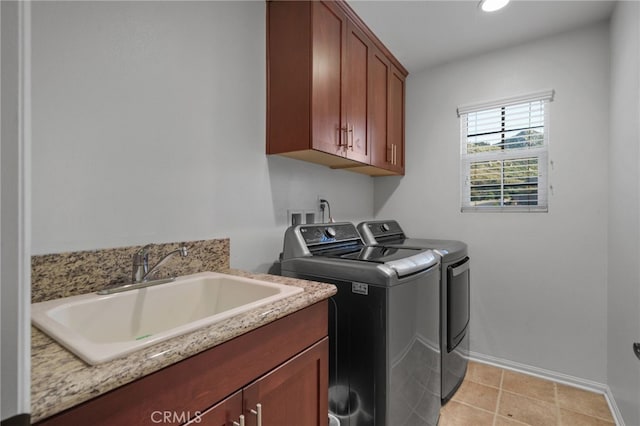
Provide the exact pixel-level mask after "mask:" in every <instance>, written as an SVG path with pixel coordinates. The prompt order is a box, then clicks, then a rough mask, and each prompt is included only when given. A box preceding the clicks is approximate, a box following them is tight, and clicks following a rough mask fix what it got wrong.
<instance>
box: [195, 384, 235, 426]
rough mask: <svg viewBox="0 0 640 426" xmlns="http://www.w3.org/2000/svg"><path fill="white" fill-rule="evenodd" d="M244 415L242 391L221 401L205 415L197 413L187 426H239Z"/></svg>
mask: <svg viewBox="0 0 640 426" xmlns="http://www.w3.org/2000/svg"><path fill="white" fill-rule="evenodd" d="M241 414H242V391H238V392H236V393H234V394H233V395H231V396H230V397H228V398H226V399H224V400H222V401H220V402H219V403H217V404H216V405H214V406H213V407H211V408H209V409H208V410H206V411H205V412H204V413H196V416H195V417H194V418H192V419H191V421H190V422H189V423H187V424H186V426H195V425H199V426H237V425H234V422H237V424H239V423H240V415H241Z"/></svg>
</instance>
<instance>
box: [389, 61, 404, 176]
mask: <svg viewBox="0 0 640 426" xmlns="http://www.w3.org/2000/svg"><path fill="white" fill-rule="evenodd" d="M404 82H405V78H404V76H403V75H402V74H401V73H400V71H398V70H397V69H396V68H395V67H394V66H391V75H390V80H389V113H388V114H389V134H388V140H387V144H388V145H389V146H390V147H391V158H390V160H391V161H390V163H391V166H390V169H392V170H394V171H396V172H397V173H399V174H404Z"/></svg>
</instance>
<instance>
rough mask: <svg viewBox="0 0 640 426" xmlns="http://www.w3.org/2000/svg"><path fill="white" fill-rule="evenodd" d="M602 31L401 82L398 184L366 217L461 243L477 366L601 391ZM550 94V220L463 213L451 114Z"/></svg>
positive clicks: (389, 186) (379, 187)
mask: <svg viewBox="0 0 640 426" xmlns="http://www.w3.org/2000/svg"><path fill="white" fill-rule="evenodd" d="M608 40H609V38H608V27H607V25H606V24H604V23H603V24H601V25H596V26H591V27H589V28H586V29H582V30H579V31H573V32H569V33H564V34H561V35H558V36H554V37H551V38H545V39H542V40H538V41H535V42H532V43H528V44H523V45H521V46H518V47H515V48H511V49H503V50H499V51H496V52H494V53H491V54H487V55H482V56H477V57H473V58H469V59H466V60H462V61H457V62H453V63H450V64H448V65H443V66H440V67H437V68H433V69H428V70H426V71H424V72H421V73H415V74H412V75H410V76H409V79H408V82H407V120H406V126H407V141H406V143H407V147H406V150H407V165H406V167H407V175H406V176H405V177H404V178H403V179H389V180H379V181H376V182H375V216H376V217H377V218H380V219H382V218H397V219H398V220H399V221H400V223H401V224H402V225H404V227H405V228H406V231H407V234H408V235H410V236H415V237H419V236H422V237H426V236H428V237H432V238H447V239H459V240H463V241H466V242H467V243H468V245H469V251H470V256H471V259H472V289H471V291H472V293H471V329H470V346H471V350H472V351H473V352H475V353H476V354H481V355H484V356H490V357H494V358H498V359H502V360H508V361H510V362H515V363H520V364H524V365H526V366H531V367H537V368H540V369H545V370H550V371H554V372H559V373H563V374H566V375H570V376H574V377H578V378H582V379H588V380H592V381H596V382H599V383H605V382H606V334H605V333H606V278H607V276H606V263H607V256H606V251H605V247H606V244H607V238H606V235H607V233H606V230H607V186H606V180H607V161H606V158H607V143H606V141H607V139H608V115H609V106H608V98H609V75H608V69H609V50H608V49H609V45H608ZM545 89H555V91H556V96H555V100H554V101H553V102H551V104H550V110H551V119H550V120H551V123H550V156H549V157H550V159H551V160H552V161H553V164H554V166H553V167H550V168H549V182H550V184H551V185H553V191H552V192H551V194H550V200H549V213H464V214H463V213H460V195H459V194H460V179H459V155H460V137H459V134H460V124H459V120H458V117H457V115H456V108H457V107H458V106H459V105H464V104H470V103H474V102H480V101H489V100H496V99H501V98H506V97H510V96H514V95H521V94H527V93H531V92H535V91H539V90H545Z"/></svg>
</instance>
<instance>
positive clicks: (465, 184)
mask: <svg viewBox="0 0 640 426" xmlns="http://www.w3.org/2000/svg"><path fill="white" fill-rule="evenodd" d="M554 94H555V92H554V91H553V90H545V91H541V92H536V93H531V94H528V95H524V96H516V97H512V98H507V99H502V100H498V101H490V102H482V103H476V104H472V105H465V106H460V107H458V117H460V206H461V211H462V212H548V210H549V202H548V194H549V189H548V188H549V184H548V164H549V102H551V101H552V100H553V97H554ZM539 101H542V102H543V106H544V132H543V135H544V136H543V144H542V146H538V147H524V148H512V149H503V150H496V151H487V152H475V153H468V152H467V147H468V140H467V137H468V133H467V131H468V125H467V118H468V115H469V114H470V113H474V112H480V111H488V110H492V109H498V108H503V107H508V106H514V105H521V104H527V103H531V102H539ZM523 158H536V159H537V163H538V181H537V184H538V187H537V195H538V203H537V205H505V204H503V203H504V198H502V199H501V200H500V203H501V205H498V206H496V205H474V204H472V202H471V165H472V164H474V163H478V162H484V161H500V162H501V164H504V163H503V162H504V161H505V160H517V159H523ZM500 186H501V189H504V187H505V183H504V182H501V183H500Z"/></svg>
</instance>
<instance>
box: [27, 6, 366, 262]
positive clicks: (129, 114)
mask: <svg viewBox="0 0 640 426" xmlns="http://www.w3.org/2000/svg"><path fill="white" fill-rule="evenodd" d="M33 9H34V10H33V186H32V190H33V254H44V253H51V252H61V251H68V250H81V249H93V248H102V247H115V246H123V245H129V244H141V243H147V242H168V241H181V240H192V239H206V238H217V237H230V238H231V265H232V267H237V268H242V269H247V270H255V271H257V270H260V271H264V270H266V269H267V268H268V266H269V265H270V263H271V262H272V261H273V260H274V259H276V258H277V256H278V254H279V253H280V251H281V249H282V237H283V234H284V229H285V227H286V225H287V210H288V209H314V208H316V204H317V202H316V200H317V197H318V195H323V196H325V197H327V198H328V199H329V200H330V201H331V207H332V213H333V216H334V217H335V218H337V219H343V220H354V221H357V220H359V219H361V218H370V217H372V211H373V179H372V178H369V177H367V176H362V175H357V174H354V173H349V172H346V171H334V170H330V169H328V168H326V167H322V166H316V165H312V164H309V163H303V162H300V161H296V160H290V159H286V158H280V157H267V156H266V155H265V103H266V100H265V93H266V83H265V69H266V64H265V55H266V53H265V45H266V41H265V3H264V2H263V1H254V2H237V1H233V2H38V3H35V4H34V6H33Z"/></svg>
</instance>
